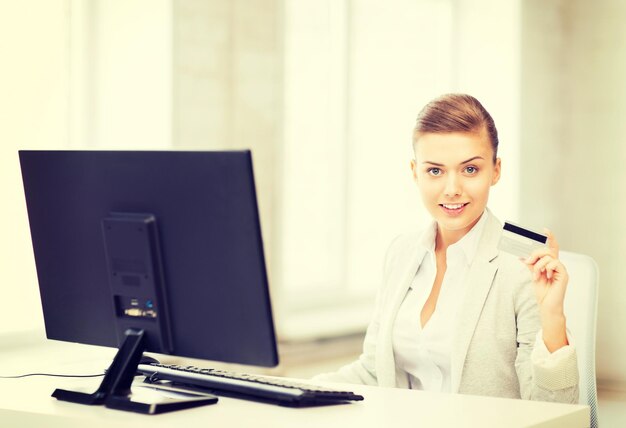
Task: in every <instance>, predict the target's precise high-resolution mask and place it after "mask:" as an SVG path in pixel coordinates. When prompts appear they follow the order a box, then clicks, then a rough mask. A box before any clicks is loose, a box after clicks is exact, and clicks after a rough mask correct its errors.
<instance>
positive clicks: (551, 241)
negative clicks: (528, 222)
mask: <svg viewBox="0 0 626 428" xmlns="http://www.w3.org/2000/svg"><path fill="white" fill-rule="evenodd" d="M543 232H544V233H545V234H546V236H547V237H548V241H547V242H546V244H547V245H548V248H551V249H552V250H554V251H555V256H554V258H558V255H559V243H558V242H557V240H556V238H555V237H554V235H553V234H552V231H550V229H548V228H544V229H543Z"/></svg>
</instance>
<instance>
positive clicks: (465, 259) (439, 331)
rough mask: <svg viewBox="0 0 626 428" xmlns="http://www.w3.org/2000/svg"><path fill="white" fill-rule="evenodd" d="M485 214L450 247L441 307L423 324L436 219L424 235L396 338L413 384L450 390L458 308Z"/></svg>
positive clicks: (397, 353)
mask: <svg viewBox="0 0 626 428" xmlns="http://www.w3.org/2000/svg"><path fill="white" fill-rule="evenodd" d="M486 218H487V215H486V213H483V215H482V216H481V218H480V220H479V221H478V222H477V223H476V225H474V227H473V228H472V229H471V230H470V231H469V232H468V233H467V234H466V235H465V236H464V237H463V238H461V239H460V240H459V241H458V242H456V243H455V244H453V245H450V246H449V247H448V249H447V250H446V265H447V268H446V272H445V275H444V277H443V282H442V284H441V291H440V293H439V298H438V299H437V305H436V309H435V311H434V312H433V314H432V315H431V317H430V319H429V320H428V322H427V323H426V325H425V326H423V327H422V325H421V320H420V315H421V312H422V308H423V307H424V304H425V303H426V300H427V299H428V296H429V295H430V292H431V290H432V287H433V283H434V281H435V276H436V273H437V264H436V260H435V237H436V233H437V229H436V228H437V224H436V223H434V222H433V225H432V227H430V228H427V229H426V231H425V232H424V233H423V235H422V236H421V237H420V241H421V245H423V246H424V247H425V248H426V250H427V251H426V253H425V255H424V259H423V260H422V263H421V265H420V268H419V269H418V271H417V273H416V275H415V277H414V279H413V282H412V283H411V286H410V287H409V290H408V292H407V294H406V296H405V298H404V300H403V302H402V305H401V306H400V310H399V311H398V316H397V318H396V321H395V324H394V328H393V339H392V340H393V350H394V356H395V360H396V365H397V367H398V369H400V370H403V371H405V372H406V373H407V375H408V377H409V385H410V387H411V388H412V389H421V390H424V391H436V392H450V390H451V385H450V356H451V354H452V338H453V335H454V325H455V321H456V314H457V313H458V310H459V305H460V304H461V302H462V301H463V297H464V293H465V289H464V278H465V277H466V276H467V273H468V271H469V267H470V265H471V263H472V260H473V259H474V255H475V254H476V248H477V246H478V242H479V240H480V237H481V235H482V230H483V228H484V225H485V223H486Z"/></svg>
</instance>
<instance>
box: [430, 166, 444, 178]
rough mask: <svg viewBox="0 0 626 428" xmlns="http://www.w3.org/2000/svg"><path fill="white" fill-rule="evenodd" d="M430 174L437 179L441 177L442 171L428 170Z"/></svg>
mask: <svg viewBox="0 0 626 428" xmlns="http://www.w3.org/2000/svg"><path fill="white" fill-rule="evenodd" d="M428 173H429V174H430V175H433V176H435V177H436V176H438V175H441V170H440V169H439V168H428Z"/></svg>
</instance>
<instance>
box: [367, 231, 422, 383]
mask: <svg viewBox="0 0 626 428" xmlns="http://www.w3.org/2000/svg"><path fill="white" fill-rule="evenodd" d="M415 244H417V243H415ZM425 253H426V250H425V249H424V248H423V247H421V246H419V245H415V247H413V248H411V249H410V250H409V251H406V259H405V260H403V261H401V262H398V266H406V269H404V270H402V271H400V272H398V273H397V274H396V275H394V277H390V278H389V279H388V281H389V284H390V285H391V284H396V285H395V289H394V290H392V291H391V290H390V291H391V293H389V298H388V300H387V301H386V302H385V304H384V306H385V307H384V309H383V311H382V313H383V314H386V316H385V317H383V318H381V321H380V331H379V337H380V341H381V343H379V346H378V350H377V356H376V360H377V376H378V386H385V387H396V386H398V385H396V364H395V358H394V356H393V343H392V337H393V336H392V333H393V325H394V323H395V320H396V316H397V315H398V310H399V309H400V305H401V304H402V301H403V300H404V297H405V296H406V293H407V291H408V289H409V287H410V286H411V282H412V281H413V278H414V277H415V273H416V272H417V270H418V269H419V266H420V265H421V263H422V260H423V258H424V254H425Z"/></svg>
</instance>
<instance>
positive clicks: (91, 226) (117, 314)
mask: <svg viewBox="0 0 626 428" xmlns="http://www.w3.org/2000/svg"><path fill="white" fill-rule="evenodd" d="M19 157H20V163H21V168H22V178H23V183H24V191H25V196H26V204H27V209H28V217H29V222H30V230H31V238H32V243H33V250H34V255H35V262H36V268H37V276H38V280H39V289H40V293H41V302H42V307H43V314H44V321H45V328H46V335H47V337H48V338H49V339H55V340H63V341H69V342H78V343H85V344H93V345H104V346H110V347H119V348H120V351H118V354H117V356H116V358H115V360H114V362H113V365H112V366H111V368H110V369H109V372H108V373H107V375H106V377H105V379H104V381H103V385H101V387H100V389H99V390H98V391H97V392H96V393H95V394H91V395H90V396H85V395H81V394H78V393H73V392H70V391H61V390H57V391H56V392H55V394H53V395H54V396H56V397H57V398H59V399H62V400H67V401H75V402H83V403H85V404H102V403H104V404H107V405H110V407H118V408H119V407H128V403H127V402H124V400H121V401H120V400H119V399H120V398H122V399H123V398H125V397H126V396H127V395H128V394H129V391H130V389H129V388H130V382H131V381H132V377H133V376H134V374H135V370H136V366H137V364H138V363H139V358H140V357H141V354H142V352H143V351H144V350H145V351H150V352H156V353H162V354H173V355H178V356H183V357H192V358H201V359H208V360H217V361H224V362H232V363H241V364H251V365H260V366H274V365H276V364H277V363H278V355H277V350H276V341H275V334H274V325H273V321H272V310H271V303H270V297H269V291H268V283H267V275H266V268H265V261H264V254H263V243H262V239H261V230H260V224H259V217H258V209H257V201H256V193H255V184H254V176H253V170H252V159H251V153H250V151H221V152H217V151H216V152H208V151H205V152H190V151H26V150H23V151H20V152H19ZM58 391H60V392H58ZM77 394H78V395H77ZM116 401H117V404H116ZM131 410H135V411H141V410H140V409H131Z"/></svg>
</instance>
